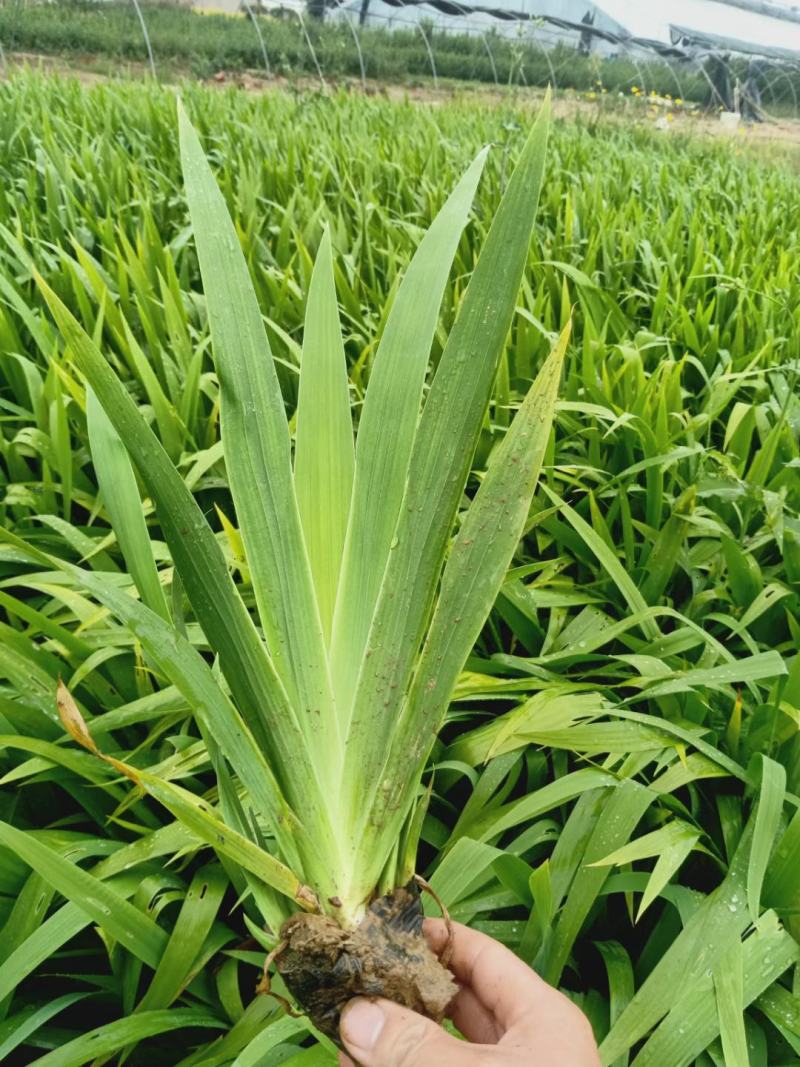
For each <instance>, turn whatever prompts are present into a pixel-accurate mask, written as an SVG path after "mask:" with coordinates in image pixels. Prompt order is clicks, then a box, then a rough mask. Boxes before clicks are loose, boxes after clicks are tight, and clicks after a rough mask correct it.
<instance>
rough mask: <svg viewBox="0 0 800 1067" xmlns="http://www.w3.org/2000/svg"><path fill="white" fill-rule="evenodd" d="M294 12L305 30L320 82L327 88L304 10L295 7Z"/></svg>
mask: <svg viewBox="0 0 800 1067" xmlns="http://www.w3.org/2000/svg"><path fill="white" fill-rule="evenodd" d="M294 13H295V15H297V17H298V18H299V19H300V26H301V27H302V30H303V36H304V37H305V39H306V44H307V45H308V50H309V52H310V53H311V58H312V59H313V60H314V66H315V67H316V69H317V77H318V78H319V80H320V83H321V84H322V88H323V89H327V88H328V86H327V85H326V84H325V78H324V77H323V75H322V67H321V66H320V65H319V59H317V53H316V52H315V51H314V45H313V44H312V43H311V38H310V37H309V34H308V28H307V27H306V20H305V19H304V18H303V12H302V11H298V10H297V9H296V8H295V9H294Z"/></svg>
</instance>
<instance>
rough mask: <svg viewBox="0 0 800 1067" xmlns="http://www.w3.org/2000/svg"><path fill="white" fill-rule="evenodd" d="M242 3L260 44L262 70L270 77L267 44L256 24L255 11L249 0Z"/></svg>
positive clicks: (243, 0)
mask: <svg viewBox="0 0 800 1067" xmlns="http://www.w3.org/2000/svg"><path fill="white" fill-rule="evenodd" d="M242 3H243V4H244V9H245V11H246V12H247V14H248V15H249V16H250V21H251V22H252V23H253V29H254V30H255V31H256V36H257V37H258V43H259V45H260V46H261V55H262V57H263V59H264V70H265V71H266V72H267V77H268V78H271V77H272V70H271V68H270V65H269V56H268V55H267V46H266V43H265V41H264V35H263V34H262V32H261V27H260V26H259V24H258V19H257V18H256V13H255V11H253V8H252V6H251V4H250V0H242Z"/></svg>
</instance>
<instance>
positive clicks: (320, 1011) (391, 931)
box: [276, 883, 458, 1044]
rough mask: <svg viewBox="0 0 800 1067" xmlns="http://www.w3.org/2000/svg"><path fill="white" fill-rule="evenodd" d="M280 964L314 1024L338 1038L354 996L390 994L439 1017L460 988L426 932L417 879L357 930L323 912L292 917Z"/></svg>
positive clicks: (384, 900)
mask: <svg viewBox="0 0 800 1067" xmlns="http://www.w3.org/2000/svg"><path fill="white" fill-rule="evenodd" d="M281 939H282V940H283V941H284V942H285V943H286V947H285V949H284V950H283V951H282V952H281V954H280V956H279V957H278V958H277V959H276V965H277V967H278V970H279V971H280V973H281V975H282V977H283V980H284V981H285V983H286V985H287V987H288V988H289V991H290V992H291V993H292V995H293V996H294V997H295V999H296V1000H297V1002H298V1003H299V1004H300V1005H301V1006H302V1008H303V1010H304V1011H306V1012H307V1013H308V1015H309V1017H310V1019H311V1021H312V1022H313V1023H314V1025H315V1026H316V1027H317V1029H319V1030H321V1031H322V1032H323V1033H324V1034H327V1035H328V1037H330V1038H332V1039H333V1040H334V1041H336V1042H337V1044H338V1043H339V1016H340V1015H341V1013H342V1010H343V1009H344V1006H345V1004H347V1002H348V1000H351V999H352V998H353V997H361V996H364V997H386V998H387V999H388V1000H393V1001H395V1002H396V1003H398V1004H403V1005H404V1006H405V1007H407V1008H411V1009H412V1010H413V1011H417V1012H420V1013H421V1014H423V1015H427V1016H428V1017H429V1018H431V1019H435V1020H436V1021H437V1022H441V1021H442V1019H443V1018H444V1012H445V1008H446V1007H447V1005H448V1004H449V1003H450V1001H451V1000H452V999H453V997H454V996H455V994H456V992H457V990H458V987H457V986H456V984H455V982H454V980H453V976H452V975H451V974H450V972H449V971H448V970H447V968H445V967H443V966H442V964H441V963H440V962H439V960H438V959H437V957H436V956H435V955H434V953H433V952H431V950H430V949H429V948H428V944H427V942H426V941H425V938H424V937H423V935H422V905H421V903H420V898H419V892H418V890H417V887H416V886H415V885H414V884H413V883H412V884H410V885H408V886H403V887H401V888H400V889H396V890H395V891H394V892H393V893H391V894H389V895H387V896H385V897H379V898H378V899H377V900H375V901H373V903H372V904H371V905H370V907H369V910H368V912H367V915H366V916H365V918H364V919H363V920H362V922H361V923H360V924H359V926H357V927H356V928H355V929H354V930H343V929H342V928H341V927H340V926H339V925H338V923H337V922H336V921H335V920H334V919H331V918H328V917H327V916H325V915H306V914H298V915H293V916H292V917H291V918H290V919H287V920H286V922H285V923H284V924H283V927H282V929H281Z"/></svg>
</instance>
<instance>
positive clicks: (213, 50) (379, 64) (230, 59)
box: [0, 0, 800, 111]
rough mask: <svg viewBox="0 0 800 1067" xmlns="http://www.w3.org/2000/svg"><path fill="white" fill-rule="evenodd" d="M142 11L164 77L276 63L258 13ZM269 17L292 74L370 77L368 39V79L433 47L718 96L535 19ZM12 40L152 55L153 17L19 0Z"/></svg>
mask: <svg viewBox="0 0 800 1067" xmlns="http://www.w3.org/2000/svg"><path fill="white" fill-rule="evenodd" d="M141 10H142V13H143V16H144V19H145V22H146V25H147V30H148V34H149V37H150V41H151V45H152V50H153V55H154V58H155V63H156V67H157V69H158V71H159V73H160V74H161V75H162V76H164V75H165V74H169V73H170V72H171V71H174V69H175V68H178V69H179V70H184V71H186V70H191V72H192V73H194V74H196V75H199V76H201V77H209V76H210V75H213V74H215V73H216V72H217V71H220V70H226V71H240V70H244V69H249V70H252V71H256V72H260V73H263V72H264V54H263V52H262V49H261V42H260V40H259V37H258V34H257V33H256V32H255V31H254V28H253V24H252V22H251V20H250V18H248V17H246V16H244V15H224V14H221V13H214V12H213V11H208V12H202V11H196V10H193V9H191V8H189V7H186V6H183V5H180V4H178V3H175V2H174V0H143V2H142V4H141ZM257 21H258V26H259V29H260V33H261V38H262V39H263V42H264V46H265V49H266V53H267V61H268V63H269V68H270V72H271V73H272V74H273V75H279V76H284V77H292V76H303V75H311V76H312V77H315V76H316V75H317V71H318V68H317V63H318V64H319V69H321V70H322V72H323V73H324V75H325V76H326V77H328V78H342V77H350V78H358V77H359V76H360V73H361V67H360V63H359V52H358V49H359V48H360V49H361V53H362V57H363V62H364V72H365V74H366V76H367V78H372V79H380V80H382V81H388V82H400V83H403V82H414V81H417V82H418V81H419V80H420V79H423V80H427V79H429V78H430V77H431V74H432V69H431V56H430V53H429V51H428V48H429V47H430V48H431V50H432V52H433V55H434V64H435V68H436V72H437V74H438V76H439V77H441V78H451V79H461V80H470V81H476V82H488V83H495V82H497V83H499V84H500V85H513V86H528V85H531V86H533V85H538V86H541V87H544V86H546V85H547V84H548V83H550V82H552V83H554V84H555V85H558V86H559V87H560V88H573V89H583V90H594V89H596V88H597V83H598V81H601V82H602V83H603V85H604V86H605V87H606V89H607V91H609V92H613V93H616V92H617V91H628V90H629V89H630V88H631V87H632V86H634V85H635V86H637V87H638V88H642V87H645V88H646V89H647V90H656V91H658V92H660V93H669V94H670V95H671V96H673V97H676V96H677V97H681V98H686V99H691V100H697V101H702V102H706V101H707V100H708V99H709V98H710V96H711V88H710V82H709V81H708V79H707V78H705V77H703V76H702V75H701V74H700V73H699V72H698V71H697V70H695V69H692V67H691V66H690V65H689V64H686V63H677V64H675V65H674V66H668V65H667V64H665V63H662V62H659V61H657V60H653V61H648V59H646V58H645V57H644V55H643V54H641V53H639V54H638V55H637V56H634V57H632V58H628V57H625V56H619V57H611V58H608V59H602V58H601V57H600V56H596V55H592V56H582V55H579V54H578V53H577V52H576V51H575V49H574V48H570V47H565V46H559V47H557V48H555V49H552V50H546V49H544V48H543V47H542V45H541V43H539V42H537V41H536V40H535V38H532V37H531V36H530V33H529V27H527V26H525V25H524V24H520V26H519V33H518V34H517V35H513V34H512V35H510V36H506V35H504V34H496V33H489V34H487V35H486V39H485V40H484V38H483V37H482V36H481V35H479V34H475V33H472V34H470V33H464V32H462V33H459V32H458V27H457V24H454V25H453V27H452V31H453V32H447V33H445V32H442V31H439V30H435V29H434V27H433V26H432V25H430V24H428V25H427V26H423V32H424V34H425V37H427V41H426V39H425V37H423V35H422V33H420V29H419V26H418V25H417V24H416V23H415V22H414V21H413V16H411V18H409V16H408V15H407V14H406V13H404V12H403V10H402V9H400V10H398V12H397V14H396V17H395V18H394V19H393V20H392V24H391V25H382V24H381V23H378V24H377V25H372V26H367V27H362V28H358V29H357V35H358V45H357V44H356V43H355V41H354V39H353V37H354V31H353V29H352V28H350V27H349V26H348V24H347V23H345V22H344V21H343V20H342V19H337V18H335V17H333V16H331V15H330V14H329V15H328V16H327V18H326V19H325V21H324V22H323V21H321V20H319V19H314V18H306V19H305V21H304V22H303V23H301V22H300V21H299V20H298V19H297V18H296V17H295V16H294V15H293V14H292V13H291V12H285V13H284V15H283V17H266V16H258V17H257ZM534 29H535V27H534ZM309 43H310V44H311V46H312V48H313V52H312V51H311V48H309ZM0 45H2V47H3V48H5V49H6V51H8V52H14V51H17V52H27V53H42V54H45V55H64V56H72V57H78V58H83V59H84V60H85V59H87V58H88V57H102V58H103V59H105V60H111V61H115V62H119V61H127V62H130V61H135V62H145V61H147V48H146V45H145V40H144V37H143V35H142V27H141V25H140V23H139V19H138V16H137V13H136V9H135V7H134V6H133V4H131V3H130V0H55V2H49V3H39V2H33V3H30V2H25V3H23V2H21V0H7V2H6V3H5V4H3V5H0ZM734 70H735V72H736V73H737V74H738V76H739V77H741V79H742V81H744V80H745V78H746V63H745V62H743V61H736V62H735V63H734ZM798 88H800V84H798V81H797V78H796V75H795V72H794V71H793V70H791V69H790V68H786V69H783V68H776V69H775V70H774V71H771V72H770V75H769V77H768V78H767V79H766V80H765V84H764V96H765V99H764V106H765V107H767V108H769V109H774V108H780V107H783V108H786V107H788V108H793V109H794V110H795V111H796V108H797V101H796V99H795V96H794V94H795V93H796V91H797V90H798Z"/></svg>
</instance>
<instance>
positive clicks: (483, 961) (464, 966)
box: [423, 919, 569, 1031]
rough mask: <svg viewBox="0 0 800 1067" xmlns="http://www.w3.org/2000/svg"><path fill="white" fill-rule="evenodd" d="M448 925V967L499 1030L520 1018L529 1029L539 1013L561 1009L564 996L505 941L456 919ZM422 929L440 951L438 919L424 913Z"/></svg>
mask: <svg viewBox="0 0 800 1067" xmlns="http://www.w3.org/2000/svg"><path fill="white" fill-rule="evenodd" d="M451 927H452V930H453V944H452V956H451V959H450V964H449V966H450V970H451V971H452V972H453V974H454V975H455V976H456V978H457V979H458V980H459V982H460V983H461V984H462V985H463V986H465V987H466V988H468V989H471V990H472V991H473V993H474V994H475V996H476V997H477V999H478V1001H479V1002H480V1003H481V1004H482V1005H483V1006H484V1008H485V1009H486V1011H487V1012H488V1013H489V1015H490V1016H492V1017H494V1018H495V1019H496V1020H497V1022H498V1023H499V1024H500V1027H501V1029H502V1030H504V1031H505V1030H509V1029H510V1028H511V1027H512V1026H516V1025H518V1024H520V1023H525V1026H526V1029H532V1028H534V1026H535V1027H538V1026H541V1025H542V1020H543V1019H545V1020H547V1019H549V1018H550V1017H551V1016H552V1015H554V1014H555V1015H557V1016H560V1015H561V1014H563V1007H564V1004H566V1005H569V1001H568V1000H566V998H564V997H563V996H562V995H561V994H560V993H559V992H558V991H557V990H555V989H553V988H552V986H549V985H548V984H547V982H545V981H544V980H543V979H542V978H540V977H539V975H538V974H536V973H535V971H532V970H531V968H530V967H529V966H528V965H527V964H526V963H523V962H522V960H521V959H519V958H518V957H517V956H515V955H514V953H513V952H511V951H510V950H509V949H507V948H505V946H504V945H501V944H500V943H499V942H497V941H494V940H493V939H492V938H491V937H487V936H486V934H481V933H479V932H478V931H477V930H470V929H469V928H468V927H466V926H462V925H461V923H451ZM423 929H424V931H425V937H426V938H427V940H428V943H429V944H430V946H431V948H432V949H433V951H434V952H436V953H437V954H438V953H440V952H441V951H442V950H443V949H444V947H445V945H446V944H447V941H448V936H449V934H448V930H447V925H446V924H445V923H444V922H443V921H442V920H441V919H426V920H425V925H424V927H423ZM562 1001H563V1002H564V1004H562ZM554 1022H555V1020H554Z"/></svg>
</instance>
